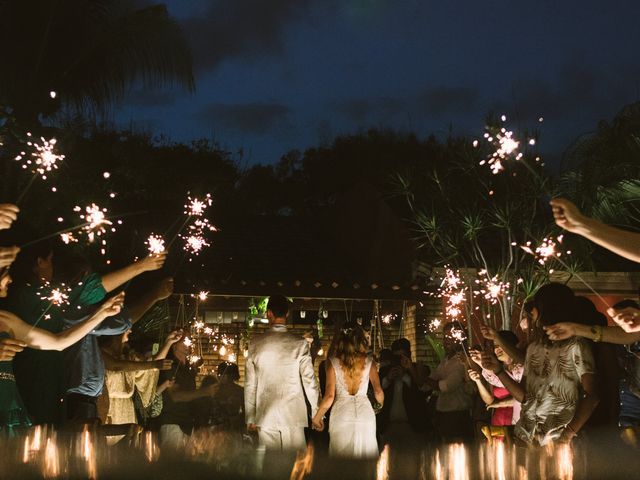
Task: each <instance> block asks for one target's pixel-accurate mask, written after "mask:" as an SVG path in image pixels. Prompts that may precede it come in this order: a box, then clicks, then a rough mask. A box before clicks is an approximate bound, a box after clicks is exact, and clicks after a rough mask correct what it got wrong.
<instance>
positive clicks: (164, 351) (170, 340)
mask: <svg viewBox="0 0 640 480" xmlns="http://www.w3.org/2000/svg"><path fill="white" fill-rule="evenodd" d="M181 338H182V330H174V331H173V332H171V333H170V334H169V335H167V338H166V340H165V341H164V345H163V346H162V348H161V349H160V350H159V351H158V353H156V354H155V355H154V356H153V359H154V360H162V359H165V358H167V355H169V350H171V345H173V344H174V343H177V342H179V341H180V339H181Z"/></svg>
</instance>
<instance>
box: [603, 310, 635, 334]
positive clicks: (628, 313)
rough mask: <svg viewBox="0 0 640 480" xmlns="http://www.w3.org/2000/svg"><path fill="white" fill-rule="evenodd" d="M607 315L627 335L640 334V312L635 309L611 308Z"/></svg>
mask: <svg viewBox="0 0 640 480" xmlns="http://www.w3.org/2000/svg"><path fill="white" fill-rule="evenodd" d="M607 313H608V314H609V316H611V318H613V321H614V322H615V323H616V325H618V326H619V327H620V328H622V329H623V330H624V331H625V332H627V333H636V332H640V310H638V309H637V308H633V307H627V308H620V309H618V308H609V309H608V310H607Z"/></svg>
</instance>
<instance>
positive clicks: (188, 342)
mask: <svg viewBox="0 0 640 480" xmlns="http://www.w3.org/2000/svg"><path fill="white" fill-rule="evenodd" d="M182 343H184V346H185V347H191V346H192V345H193V340H191V339H190V338H189V337H184V340H183V341H182Z"/></svg>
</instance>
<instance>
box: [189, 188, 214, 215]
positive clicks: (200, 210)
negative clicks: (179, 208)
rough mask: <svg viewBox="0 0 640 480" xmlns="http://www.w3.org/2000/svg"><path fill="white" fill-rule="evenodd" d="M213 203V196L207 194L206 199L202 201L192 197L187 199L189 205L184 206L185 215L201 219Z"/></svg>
mask: <svg viewBox="0 0 640 480" xmlns="http://www.w3.org/2000/svg"><path fill="white" fill-rule="evenodd" d="M212 203H213V200H212V199H211V194H209V193H207V194H206V195H205V197H204V198H203V199H202V200H200V199H198V198H191V196H188V197H187V204H186V205H185V206H184V208H185V211H184V213H185V214H187V215H189V216H190V217H201V216H203V215H204V212H205V210H206V209H207V207H210V206H211V204H212Z"/></svg>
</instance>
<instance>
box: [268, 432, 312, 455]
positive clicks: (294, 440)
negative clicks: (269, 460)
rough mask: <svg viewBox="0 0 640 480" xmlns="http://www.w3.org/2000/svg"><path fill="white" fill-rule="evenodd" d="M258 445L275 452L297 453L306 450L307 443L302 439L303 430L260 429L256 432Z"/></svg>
mask: <svg viewBox="0 0 640 480" xmlns="http://www.w3.org/2000/svg"><path fill="white" fill-rule="evenodd" d="M258 439H259V440H260V445H264V447H265V448H266V449H267V450H273V451H277V452H287V451H297V450H304V449H305V448H307V441H306V440H305V438H304V428H302V427H294V428H282V427H277V428H276V427H272V428H260V430H258Z"/></svg>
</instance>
